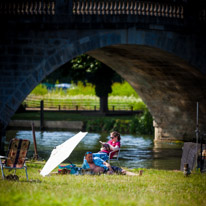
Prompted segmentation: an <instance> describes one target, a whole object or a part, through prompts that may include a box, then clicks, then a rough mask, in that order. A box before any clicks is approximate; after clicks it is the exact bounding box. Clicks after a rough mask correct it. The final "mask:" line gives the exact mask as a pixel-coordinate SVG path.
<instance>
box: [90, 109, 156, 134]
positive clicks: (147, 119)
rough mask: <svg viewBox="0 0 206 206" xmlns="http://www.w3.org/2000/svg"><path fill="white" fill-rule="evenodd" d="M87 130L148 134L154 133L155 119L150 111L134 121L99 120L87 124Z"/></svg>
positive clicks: (137, 116) (136, 117) (146, 111)
mask: <svg viewBox="0 0 206 206" xmlns="http://www.w3.org/2000/svg"><path fill="white" fill-rule="evenodd" d="M86 130H87V131H89V132H111V131H113V130H115V131H118V132H120V133H130V134H147V135H152V134H153V133H154V128H153V119H152V116H151V114H150V113H149V111H148V110H145V112H144V113H143V114H142V115H141V116H139V115H136V116H135V117H134V118H133V119H132V120H122V119H116V120H114V119H112V118H111V119H110V120H108V119H107V120H106V119H97V120H89V121H87V122H86Z"/></svg>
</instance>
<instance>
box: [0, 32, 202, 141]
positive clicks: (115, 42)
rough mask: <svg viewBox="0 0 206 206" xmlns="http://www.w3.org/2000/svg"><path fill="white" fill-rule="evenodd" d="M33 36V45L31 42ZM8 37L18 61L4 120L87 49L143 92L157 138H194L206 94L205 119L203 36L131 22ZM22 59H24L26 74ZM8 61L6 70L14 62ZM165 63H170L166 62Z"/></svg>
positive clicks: (4, 111) (7, 47)
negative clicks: (122, 25) (197, 113)
mask: <svg viewBox="0 0 206 206" xmlns="http://www.w3.org/2000/svg"><path fill="white" fill-rule="evenodd" d="M71 33H72V34H71ZM28 39H29V40H28ZM31 39H32V48H31V47H29V48H28V46H27V43H28V41H30V40H31ZM14 40H15V41H14ZM10 41H12V43H14V42H16V45H15V47H13V49H10V48H9V47H10ZM7 42H9V44H8V45H6V46H5V48H6V51H7V53H6V55H8V54H9V52H10V51H11V53H12V56H13V58H14V62H15V63H16V65H13V64H12V65H13V69H11V72H12V75H13V77H14V82H15V83H14V84H13V85H12V87H11V89H12V92H11V93H10V94H6V89H5V87H4V88H3V89H4V94H5V95H4V97H5V99H4V100H2V101H1V103H0V104H1V114H2V115H1V117H0V120H1V122H3V124H4V125H5V126H6V125H7V124H8V122H9V120H10V118H11V117H12V115H13V114H14V113H15V111H16V110H17V108H18V106H19V105H20V104H21V102H22V101H23V100H24V99H25V98H26V96H27V95H28V94H29V93H30V92H31V91H32V89H33V88H34V87H35V86H36V85H37V84H39V83H40V82H41V81H42V80H43V79H44V78H45V77H46V76H47V75H49V74H50V73H51V72H53V71H54V70H56V69H57V68H59V67H60V66H62V65H63V64H65V63H66V62H68V61H69V60H71V59H72V58H74V57H75V56H78V55H80V54H83V53H86V52H87V53H88V54H90V55H91V56H93V57H95V58H97V59H99V60H100V61H102V62H103V63H105V64H107V65H108V66H110V67H111V68H112V69H114V70H115V71H116V72H117V73H119V74H120V75H121V76H123V77H124V79H125V80H127V81H128V82H129V83H130V84H131V85H132V86H133V87H134V88H135V90H136V91H137V92H138V93H139V94H140V96H141V97H142V99H143V101H144V102H145V103H146V104H147V105H148V107H149V109H150V112H151V113H152V115H153V117H154V119H155V121H156V123H157V125H156V127H158V128H159V129H158V130H157V131H158V133H157V134H156V137H157V138H166V139H168V138H176V139H184V138H185V139H189V138H192V133H193V132H192V130H193V129H194V128H193V126H195V101H197V100H198V99H199V98H201V99H203V101H202V102H203V104H202V106H201V112H202V114H203V118H202V120H201V121H202V122H203V121H204V119H205V110H204V106H205V98H204V92H205V83H204V82H205V78H204V76H203V75H201V72H204V68H203V65H204V64H205V61H206V58H203V57H205V56H206V54H205V51H204V49H203V54H202V58H200V57H198V55H199V52H198V51H199V50H201V47H202V48H204V46H205V40H203V38H202V39H201V38H199V37H194V36H193V35H187V36H185V35H181V34H179V33H175V32H169V31H162V30H161V28H156V29H155V28H154V29H152V30H150V31H148V30H142V29H141V30H140V29H136V28H129V29H119V30H108V31H105V30H95V31H87V30H85V31H82V33H81V34H79V32H78V31H72V32H71V31H69V30H68V31H53V33H50V32H49V31H46V32H39V33H38V32H37V33H26V35H25V36H24V34H23V33H21V32H19V35H17V39H15V37H13V36H9V37H8V38H7ZM201 42H204V44H201ZM14 48H16V51H15V49H14ZM22 48H23V49H22ZM194 48H195V49H194ZM18 51H20V54H19V52H18ZM34 55H35V57H34ZM183 59H184V60H183ZM29 60H31V62H30V61H29ZM116 60H118V61H116ZM22 62H24V63H25V62H26V63H25V65H24V67H25V68H26V70H27V72H26V75H24V74H23V72H24V71H25V70H23V71H22ZM5 63H6V64H4V73H5V75H6V74H7V73H6V70H7V69H10V67H11V66H12V65H11V64H10V63H8V62H6V61H5ZM167 66H169V69H166V68H165V67H167ZM2 77H3V76H2ZM157 79H158V80H157ZM188 87H189V88H190V89H191V92H189V91H188V90H187V88H188ZM164 88H167V90H166V91H165V93H166V95H163V94H164ZM200 88H201V89H200ZM10 91H11V90H10ZM184 95H185V96H184ZM181 96H184V99H183V100H182V101H179V103H177V101H175V98H176V99H180V98H181ZM188 110H189V111H188Z"/></svg>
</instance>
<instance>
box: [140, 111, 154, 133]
mask: <svg viewBox="0 0 206 206" xmlns="http://www.w3.org/2000/svg"><path fill="white" fill-rule="evenodd" d="M136 133H138V134H153V133H154V128H153V118H152V115H151V114H150V112H149V111H148V109H147V110H145V111H144V114H143V115H142V116H141V117H140V118H139V125H138V129H137V131H136Z"/></svg>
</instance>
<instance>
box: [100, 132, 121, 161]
mask: <svg viewBox="0 0 206 206" xmlns="http://www.w3.org/2000/svg"><path fill="white" fill-rule="evenodd" d="M110 137H111V140H109V141H108V142H107V143H105V142H101V141H100V143H101V144H102V148H101V151H100V153H107V154H108V155H109V153H110V152H111V151H117V152H118V151H119V148H120V146H121V144H120V140H121V137H120V134H119V133H118V132H116V131H114V132H111V133H110ZM115 154H116V152H113V153H112V154H111V156H110V158H111V159H112V157H113V156H114V155H115Z"/></svg>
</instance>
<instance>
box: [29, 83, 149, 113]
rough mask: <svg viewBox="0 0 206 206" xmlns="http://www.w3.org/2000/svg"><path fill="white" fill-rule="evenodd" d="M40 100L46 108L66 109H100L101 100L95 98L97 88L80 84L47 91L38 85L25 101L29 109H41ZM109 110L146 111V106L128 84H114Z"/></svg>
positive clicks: (109, 99) (110, 95)
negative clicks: (64, 88)
mask: <svg viewBox="0 0 206 206" xmlns="http://www.w3.org/2000/svg"><path fill="white" fill-rule="evenodd" d="M40 100H44V105H45V107H58V106H59V105H60V106H61V107H66V105H70V106H68V107H71V109H74V108H75V107H76V106H78V107H79V109H94V107H95V106H96V109H99V98H98V97H97V96H95V87H94V86H93V85H92V84H89V83H87V84H86V85H84V84H83V83H82V82H78V84H77V85H75V84H72V86H71V89H67V90H63V89H62V88H56V89H53V90H47V89H46V87H45V86H44V85H41V84H40V85H38V86H37V87H36V88H35V89H34V90H33V91H32V92H31V94H30V95H29V96H28V97H27V99H26V100H25V103H26V104H27V106H29V107H35V104H36V107H39V102H40ZM108 107H109V110H113V109H115V110H130V109H131V108H133V109H134V110H144V109H145V108H146V105H145V104H144V102H143V101H142V100H141V98H139V96H138V94H137V93H136V92H135V90H134V89H133V88H132V87H131V86H130V85H129V84H128V83H127V82H123V83H122V84H120V83H114V84H113V85H112V93H111V94H109V98H108Z"/></svg>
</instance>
